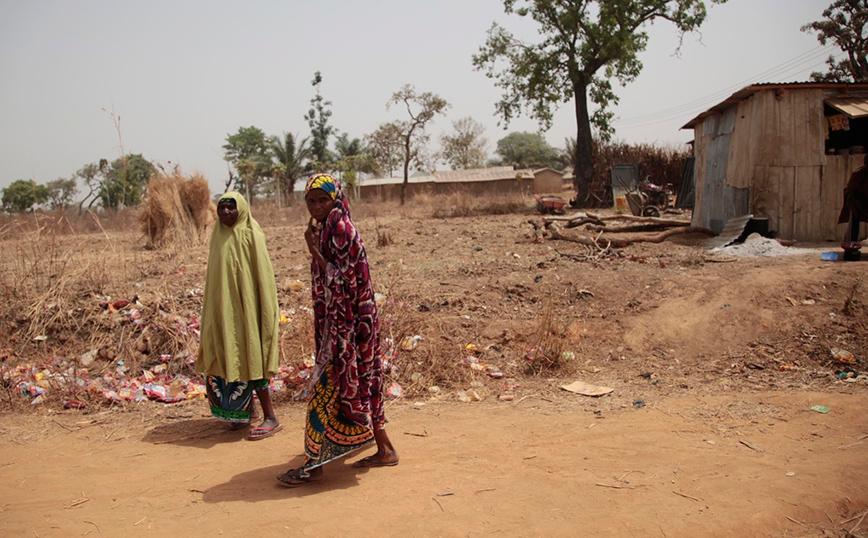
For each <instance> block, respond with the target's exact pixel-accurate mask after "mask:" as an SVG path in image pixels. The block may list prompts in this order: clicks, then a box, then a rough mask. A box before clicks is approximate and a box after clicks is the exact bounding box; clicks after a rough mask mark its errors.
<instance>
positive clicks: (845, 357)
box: [829, 347, 856, 364]
mask: <svg viewBox="0 0 868 538" xmlns="http://www.w3.org/2000/svg"><path fill="white" fill-rule="evenodd" d="M829 353H830V354H831V355H832V358H833V359H835V360H836V361H838V362H843V363H844V364H853V363H855V362H856V357H854V356H853V354H852V353H850V352H849V351H847V350H846V349H841V348H838V347H833V348H831V349H830V350H829Z"/></svg>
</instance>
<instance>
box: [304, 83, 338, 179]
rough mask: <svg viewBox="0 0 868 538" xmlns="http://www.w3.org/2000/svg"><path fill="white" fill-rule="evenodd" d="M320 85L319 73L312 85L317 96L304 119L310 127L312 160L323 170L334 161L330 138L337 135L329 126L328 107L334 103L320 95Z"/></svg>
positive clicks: (329, 114)
mask: <svg viewBox="0 0 868 538" xmlns="http://www.w3.org/2000/svg"><path fill="white" fill-rule="evenodd" d="M320 84H322V75H321V74H320V72H319V71H317V72H316V73H315V74H314V77H313V80H312V81H311V85H312V86H313V87H314V88H316V95H315V96H314V97H313V99H311V100H310V110H308V111H307V114H305V116H304V119H305V120H307V124H308V125H309V126H310V135H311V142H310V151H311V154H312V159H313V161H316V162H318V163H321V168H322V167H327V165H328V163H331V162H332V161H333V160H334V157H333V156H332V153H331V151H329V138H330V137H331V136H332V135H333V134H334V133H335V128H334V127H332V126H331V125H329V118H330V117H331V115H332V111H331V110H329V109H328V107H330V106H332V102H331V101H326V100H325V99H323V97H322V95H320V91H319V87H320Z"/></svg>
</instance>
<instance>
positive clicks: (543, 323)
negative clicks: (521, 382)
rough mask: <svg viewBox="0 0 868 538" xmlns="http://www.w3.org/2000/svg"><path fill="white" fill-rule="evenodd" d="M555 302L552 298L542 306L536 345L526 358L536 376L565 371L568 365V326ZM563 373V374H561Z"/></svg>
mask: <svg viewBox="0 0 868 538" xmlns="http://www.w3.org/2000/svg"><path fill="white" fill-rule="evenodd" d="M556 312H557V310H556V309H555V302H554V300H553V298H552V297H551V296H549V297H547V298H546V299H545V301H544V303H543V305H542V312H541V313H540V318H539V325H538V327H537V332H536V337H535V340H536V345H535V346H534V347H532V348H531V349H530V351H529V352H528V355H527V357H526V359H527V361H528V366H529V369H530V371H531V372H532V373H534V374H537V375H539V374H542V373H543V372H551V371H553V370H560V369H563V368H564V367H565V366H566V365H567V361H568V356H567V355H565V353H564V352H565V351H567V349H568V346H567V335H566V333H565V327H566V325H565V324H564V323H563V322H562V320H561V319H559V318H558V317H557V315H556ZM561 373H563V372H561Z"/></svg>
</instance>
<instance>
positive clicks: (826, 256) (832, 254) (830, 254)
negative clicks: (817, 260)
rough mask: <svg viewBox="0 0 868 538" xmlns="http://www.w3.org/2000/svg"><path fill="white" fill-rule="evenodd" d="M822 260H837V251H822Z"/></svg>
mask: <svg viewBox="0 0 868 538" xmlns="http://www.w3.org/2000/svg"><path fill="white" fill-rule="evenodd" d="M820 257H821V258H822V260H823V261H824V262H836V261H838V253H837V252H824V253H823V254H821V255H820Z"/></svg>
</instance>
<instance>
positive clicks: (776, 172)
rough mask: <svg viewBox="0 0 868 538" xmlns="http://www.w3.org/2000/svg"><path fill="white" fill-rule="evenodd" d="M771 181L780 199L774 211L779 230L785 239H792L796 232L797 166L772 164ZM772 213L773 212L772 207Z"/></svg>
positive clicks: (770, 169) (770, 170) (770, 168)
mask: <svg viewBox="0 0 868 538" xmlns="http://www.w3.org/2000/svg"><path fill="white" fill-rule="evenodd" d="M769 180H770V181H769V183H770V185H772V186H773V188H776V190H777V194H778V199H777V207H776V208H775V211H774V213H776V217H777V228H776V229H777V232H778V234H779V236H780V237H782V238H784V239H792V238H793V232H794V219H793V210H794V208H795V204H794V192H793V191H794V189H795V168H794V167H792V166H770V167H769ZM769 212H770V213H772V211H771V208H770V211H769Z"/></svg>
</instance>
